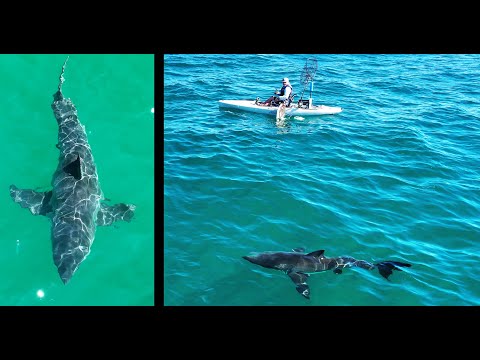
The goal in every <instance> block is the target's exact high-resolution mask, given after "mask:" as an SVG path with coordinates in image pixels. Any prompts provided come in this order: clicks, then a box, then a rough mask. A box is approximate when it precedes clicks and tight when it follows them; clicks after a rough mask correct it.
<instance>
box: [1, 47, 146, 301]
mask: <svg viewBox="0 0 480 360" xmlns="http://www.w3.org/2000/svg"><path fill="white" fill-rule="evenodd" d="M66 57H67V55H66V54H55V55H33V54H26V55H25V54H24V55H0V79H1V82H0V117H1V118H0V121H1V131H0V149H1V154H2V156H1V168H2V171H1V176H0V203H1V206H0V234H1V236H0V305H10V306H12V305H20V306H21V305H42V306H44V305H47V306H52V305H53V306H55V305H147V306H148V305H154V112H153V111H152V109H154V55H149V54H140V55H136V54H132V55H130V54H128V55H126V54H121V55H114V54H109V55H101V54H80V55H77V54H70V55H69V60H68V63H67V66H66V71H65V74H64V77H65V83H64V84H63V88H62V90H63V94H64V95H65V97H67V98H71V100H72V101H73V103H74V104H75V105H76V108H77V111H78V116H79V119H80V122H81V123H82V124H83V125H85V128H86V132H87V136H88V140H89V144H90V146H91V148H92V153H93V157H94V159H95V163H96V166H97V171H98V177H99V182H100V186H101V188H102V190H103V193H104V196H105V197H106V198H108V199H110V201H111V203H112V204H114V203H121V202H124V203H130V204H135V205H136V211H135V217H134V219H133V220H132V221H131V222H129V223H127V222H118V223H114V225H112V226H108V227H97V231H96V236H95V241H94V243H93V245H92V247H91V252H90V254H89V255H88V257H87V258H86V259H85V260H84V261H83V262H82V263H81V265H80V267H79V268H78V270H77V271H76V272H75V274H74V275H73V277H72V279H71V281H70V282H69V283H68V284H67V285H64V284H63V283H62V281H61V279H60V277H59V275H58V273H57V269H56V267H55V265H54V263H53V257H52V245H51V240H50V231H51V225H50V220H49V219H48V218H46V217H44V216H34V215H32V214H31V213H30V211H29V210H28V209H23V208H21V207H20V206H19V205H18V204H16V203H14V202H13V201H12V199H11V197H10V194H9V186H10V185H11V184H15V185H16V186H17V187H19V188H25V189H40V190H44V189H50V188H51V180H52V175H53V172H54V171H55V169H56V167H57V164H58V154H59V152H58V149H57V148H56V147H55V144H56V143H57V138H58V126H57V123H56V121H55V118H54V116H53V112H52V109H51V107H50V105H51V103H52V100H53V97H52V95H53V93H54V92H55V91H56V90H57V86H58V81H59V75H60V71H61V68H62V65H63V63H64V61H65V59H66ZM39 290H41V291H43V294H44V296H39V294H40V295H41V292H40V293H39Z"/></svg>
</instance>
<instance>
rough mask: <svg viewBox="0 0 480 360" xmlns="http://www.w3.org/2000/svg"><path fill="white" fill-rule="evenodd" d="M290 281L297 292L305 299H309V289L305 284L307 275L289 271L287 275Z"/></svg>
mask: <svg viewBox="0 0 480 360" xmlns="http://www.w3.org/2000/svg"><path fill="white" fill-rule="evenodd" d="M288 276H289V277H290V279H292V281H293V283H294V284H295V287H296V289H297V291H298V292H299V293H300V294H301V295H302V296H304V297H306V298H307V299H310V288H309V287H308V284H307V278H308V274H304V273H301V272H295V271H291V272H289V273H288Z"/></svg>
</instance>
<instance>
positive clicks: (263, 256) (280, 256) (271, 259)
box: [242, 248, 411, 299]
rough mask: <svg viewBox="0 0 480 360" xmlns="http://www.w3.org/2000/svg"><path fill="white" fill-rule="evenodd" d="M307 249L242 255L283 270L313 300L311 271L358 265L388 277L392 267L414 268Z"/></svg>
mask: <svg viewBox="0 0 480 360" xmlns="http://www.w3.org/2000/svg"><path fill="white" fill-rule="evenodd" d="M304 251H305V250H304V249H303V248H296V249H293V252H283V251H279V252H274V251H266V252H262V253H252V254H250V255H248V256H242V258H244V259H245V260H248V261H250V262H251V263H253V264H256V265H260V266H263V267H265V268H269V269H275V270H281V271H283V272H285V274H287V275H288V276H289V277H290V279H291V280H292V281H293V283H294V284H295V287H296V289H297V291H298V292H299V293H300V294H301V295H302V296H304V297H305V298H307V299H310V288H309V286H308V284H307V278H308V277H309V276H310V275H309V274H311V273H316V272H321V271H326V270H333V272H334V273H335V274H341V273H342V269H343V268H346V267H353V266H357V267H360V268H362V269H366V270H373V269H375V268H376V269H378V271H379V273H380V275H382V276H383V277H384V278H385V279H387V280H388V277H389V276H390V275H391V274H392V270H399V271H401V269H400V267H410V266H411V264H407V263H403V262H398V261H381V262H379V263H377V264H371V263H369V262H367V261H365V260H356V259H354V258H353V257H351V256H339V257H332V258H327V257H326V256H325V255H324V252H325V250H317V251H313V252H311V253H308V254H305V253H304Z"/></svg>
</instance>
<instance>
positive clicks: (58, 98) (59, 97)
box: [53, 56, 70, 101]
mask: <svg viewBox="0 0 480 360" xmlns="http://www.w3.org/2000/svg"><path fill="white" fill-rule="evenodd" d="M69 57H70V56H67V58H66V59H65V62H64V63H63V66H62V72H61V73H60V77H59V83H58V91H57V92H56V93H55V94H54V95H53V97H54V100H55V101H61V100H62V99H63V95H62V85H63V82H64V81H65V78H64V77H63V74H64V73H65V67H66V66H67V61H68V58H69Z"/></svg>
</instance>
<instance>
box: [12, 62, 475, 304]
mask: <svg viewBox="0 0 480 360" xmlns="http://www.w3.org/2000/svg"><path fill="white" fill-rule="evenodd" d="M310 57H314V58H315V59H316V60H317V62H318V70H317V72H316V74H315V78H314V91H313V99H314V104H324V105H329V106H340V107H342V108H343V109H344V110H343V112H342V113H340V114H336V115H322V116H313V117H306V118H304V119H301V118H288V117H287V120H286V123H285V124H284V125H283V126H277V124H276V122H275V119H274V117H273V116H267V115H262V114H255V113H248V112H242V111H226V110H223V109H220V108H219V107H218V100H220V99H251V100H253V99H255V98H256V97H257V96H258V97H260V98H261V99H266V98H267V97H268V96H270V95H271V94H272V93H273V91H274V90H275V88H277V89H278V88H280V87H281V79H282V78H283V77H284V76H286V77H289V78H290V81H291V84H292V85H293V87H294V91H295V92H296V93H297V94H301V92H302V89H303V86H302V84H301V83H300V76H301V72H302V68H303V66H304V64H305V61H306V59H307V58H310ZM55 70H56V68H55V67H54V68H53V69H52V71H53V73H54V72H55ZM479 79H480V55H475V54H470V55H469V54H465V55H462V54H446V55H442V54H423V55H422V54H410V55H401V54H387V55H381V54H368V55H361V54H356V55H348V54H332V55H329V54H321V55H314V54H307V55H304V54H303V55H302V54H300V55H294V54H287V55H278V54H277V55H268V54H258V55H253V54H252V55H249V54H220V55H215V54H208V55H195V54H186V55H175V54H165V55H164V222H165V224H164V235H165V244H164V304H165V305H173V306H175V305H200V306H202V305H206V306H208V305H261V306H263V305H294V306H312V305H360V306H369V305H373V306H395V305H407V306H409V305H446V306H455V305H466V306H469V305H478V304H479V303H480V284H479V282H478V276H477V269H478V263H479V258H480V255H479V254H480V252H479V248H480V246H479V240H480V221H479V215H480V170H479V162H478V154H479V153H480V132H479V127H480V90H479V89H480V80H479ZM51 81H52V82H54V79H53V80H51ZM100 88H101V87H100ZM306 94H308V90H306ZM299 97H300V95H298V97H297V100H298V98H299ZM15 102H16V103H18V100H15ZM85 111H87V109H85ZM19 116H20V115H18V114H17V117H19ZM23 124H24V122H22V124H19V125H17V126H22V125H23ZM52 127H53V125H52ZM104 140H105V139H98V140H97V141H98V142H99V143H101V142H102V141H104ZM45 142H46V143H48V141H45ZM43 148H44V146H43V147H40V146H39V145H38V144H35V150H38V151H44V149H43ZM42 149H43V150H42ZM51 153H52V154H54V149H51ZM53 157H54V156H53V155H52V162H53V161H54V159H53ZM22 160H23V161H28V160H29V157H28V156H27V154H24V157H23V158H22ZM105 162H106V161H102V163H103V164H105ZM107 163H108V162H107ZM107 165H108V164H107ZM107 165H105V166H107ZM23 168H24V167H23ZM105 171H106V170H105ZM41 175H42V174H37V176H41ZM48 175H49V172H48V171H47V170H46V169H45V174H44V176H45V177H48ZM24 176H25V177H27V175H26V174H25V175H24ZM18 180H21V179H18V174H17V181H18ZM120 195H121V192H119V193H118V196H120ZM6 200H8V199H6ZM9 209H10V210H9V212H13V211H15V213H16V215H17V217H18V216H19V215H20V210H19V209H16V208H15V207H14V206H13V205H11V206H10V207H9ZM17 213H18V214H17ZM9 215H11V214H9ZM24 218H25V219H26V218H27V214H24ZM3 219H5V216H4V217H3ZM9 219H10V221H15V219H12V217H11V216H10V217H9ZM16 221H18V220H16ZM122 225H123V224H122ZM42 226H43V225H42V223H39V224H38V226H37V227H38V228H40V227H42ZM37 230H38V231H40V230H39V229H37ZM24 231H26V230H24ZM107 231H111V230H110V229H109V230H105V233H106V232H107ZM122 231H131V228H130V227H129V226H122ZM105 236H106V235H105ZM12 246H13V245H12ZM102 246H105V247H107V245H102ZM296 247H304V248H306V249H307V251H314V250H319V249H324V250H325V255H326V256H340V255H350V256H353V257H355V258H357V259H363V260H367V261H369V262H378V261H381V260H397V261H402V262H407V263H411V264H412V267H411V268H407V269H405V270H404V271H403V272H397V271H396V272H394V274H393V275H392V276H391V277H390V280H391V281H387V280H385V279H384V278H382V277H381V276H380V275H379V274H378V272H377V271H376V270H374V271H367V270H363V269H358V268H350V269H345V270H344V271H343V274H341V275H335V274H333V273H332V272H331V271H327V272H323V273H319V274H314V275H311V276H310V278H309V280H308V283H309V285H310V290H311V299H310V300H306V299H304V298H303V297H302V296H300V295H299V294H298V293H297V292H296V291H295V287H294V284H293V283H292V282H291V280H290V279H289V278H288V277H287V276H286V275H285V274H283V273H281V272H280V271H275V270H270V269H265V268H261V267H259V266H256V265H253V264H251V263H249V262H247V261H245V260H243V259H242V256H243V255H247V254H248V253H250V252H255V251H290V249H292V248H296ZM101 250H102V249H100V250H98V249H97V251H98V252H100V251H101ZM105 251H106V250H105ZM45 252H47V250H45ZM98 252H97V253H96V255H95V256H97V257H99V256H101V254H98ZM3 256H5V254H3ZM37 260H38V261H40V260H39V259H37ZM91 261H94V260H91ZM98 261H100V260H98ZM92 267H93V266H90V270H91V271H93V269H92ZM84 270H85V271H88V270H87V265H86V264H85V269H84ZM78 278H80V274H79V276H78ZM77 280H79V279H77Z"/></svg>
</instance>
